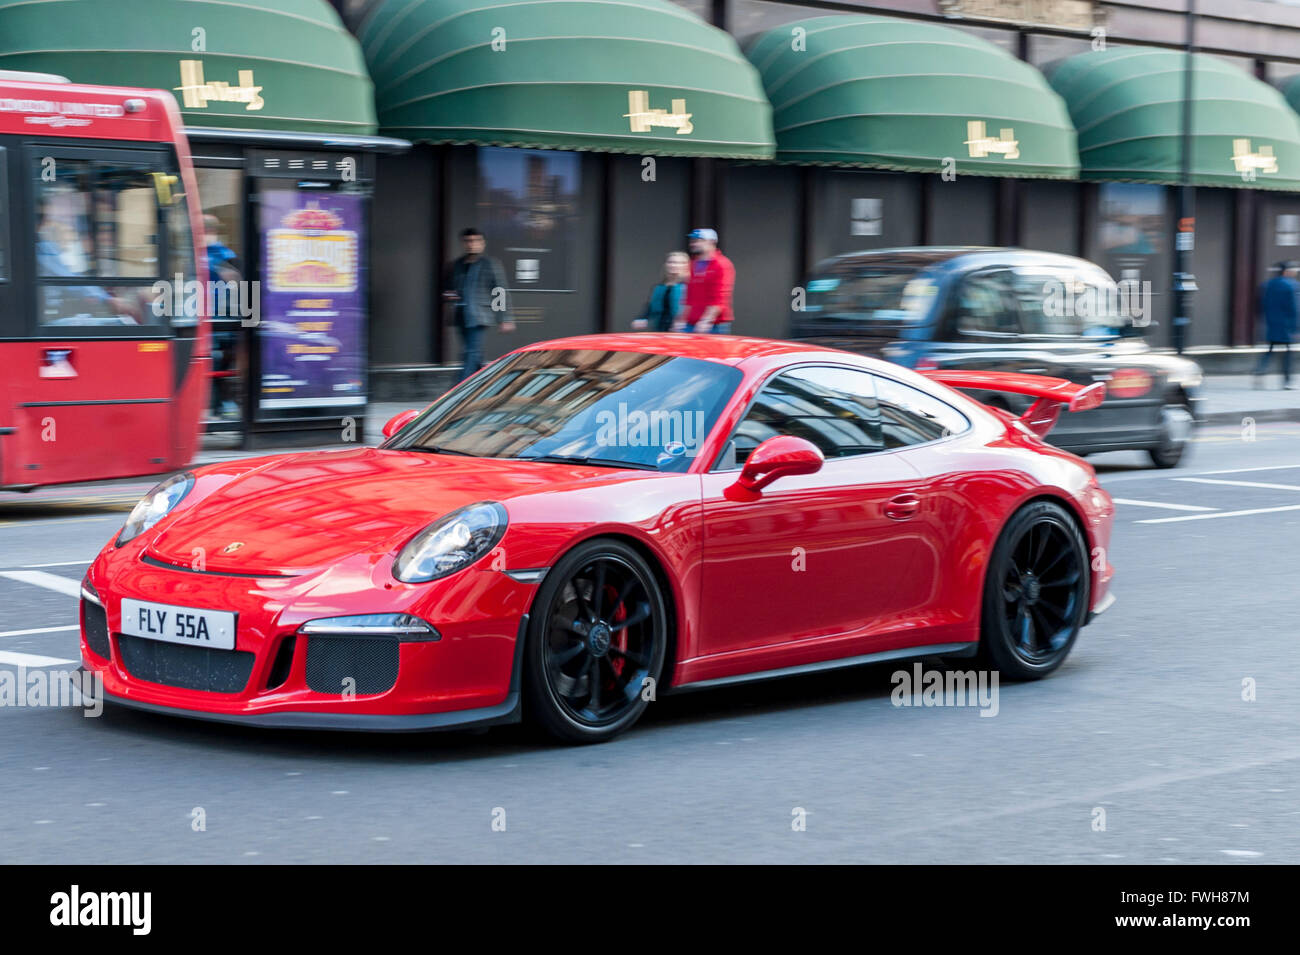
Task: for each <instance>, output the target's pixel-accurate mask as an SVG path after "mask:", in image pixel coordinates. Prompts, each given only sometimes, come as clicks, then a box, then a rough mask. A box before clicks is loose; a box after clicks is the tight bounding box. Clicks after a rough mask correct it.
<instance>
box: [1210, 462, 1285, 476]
mask: <svg viewBox="0 0 1300 955" xmlns="http://www.w3.org/2000/svg"><path fill="white" fill-rule="evenodd" d="M1297 469H1300V464H1270V465H1267V466H1266V467H1259V468H1229V469H1228V470H1226V471H1198V472H1197V474H1249V473H1250V472H1251V471H1295V470H1297Z"/></svg>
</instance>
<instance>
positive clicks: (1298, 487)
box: [1174, 477, 1300, 491]
mask: <svg viewBox="0 0 1300 955" xmlns="http://www.w3.org/2000/svg"><path fill="white" fill-rule="evenodd" d="M1174 480H1175V481H1192V482H1194V483H1196V484H1229V485H1231V486H1232V487H1266V488H1271V489H1272V490H1274V491H1300V484H1266V483H1265V482H1263V481H1221V480H1216V479H1215V478H1194V477H1185V478H1174Z"/></svg>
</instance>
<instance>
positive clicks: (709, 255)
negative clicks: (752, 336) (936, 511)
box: [673, 229, 736, 335]
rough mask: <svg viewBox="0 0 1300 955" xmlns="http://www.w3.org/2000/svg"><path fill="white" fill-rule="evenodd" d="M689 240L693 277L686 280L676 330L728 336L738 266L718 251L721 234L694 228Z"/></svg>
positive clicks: (675, 325) (674, 328)
mask: <svg viewBox="0 0 1300 955" xmlns="http://www.w3.org/2000/svg"><path fill="white" fill-rule="evenodd" d="M687 238H689V239H690V250H691V258H693V259H694V260H695V261H694V262H692V263H691V277H690V279H689V280H688V281H687V283H686V300H685V302H684V303H683V304H682V309H681V311H680V312H679V313H678V316H677V321H676V322H674V323H673V331H687V332H697V333H700V334H708V333H712V334H714V335H729V334H730V333H731V321H732V319H733V318H734V317H735V316H734V315H733V314H732V311H731V294H732V291H733V290H734V289H735V286H736V267H735V266H734V265H732V264H731V259H729V258H727V257H726V256H725V255H723V254H722V253H721V252H720V251H718V233H717V232H715V231H714V230H712V229H695V230H694V231H692V232H691V233H690V235H689V236H687Z"/></svg>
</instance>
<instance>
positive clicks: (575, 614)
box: [524, 539, 668, 743]
mask: <svg viewBox="0 0 1300 955" xmlns="http://www.w3.org/2000/svg"><path fill="white" fill-rule="evenodd" d="M667 638H668V613H667V604H666V602H665V600H664V597H663V593H662V591H661V588H660V586H659V582H658V580H657V579H656V577H655V574H654V571H653V570H652V569H651V568H650V566H649V564H647V563H646V561H645V559H644V558H643V557H642V556H641V555H640V554H638V553H637V552H636V550H634V549H633V548H631V547H629V546H627V545H626V544H624V543H622V542H620V541H615V540H607V539H604V540H602V539H597V540H593V541H588V542H587V543H585V544H581V545H579V546H578V547H576V548H574V549H573V550H572V551H570V552H569V553H568V554H566V555H565V556H564V557H563V558H561V560H560V561H559V562H558V563H557V564H556V565H555V566H554V567H553V568H552V569H551V572H550V573H549V574H547V576H546V579H545V581H543V583H542V586H541V588H540V589H539V590H538V594H537V598H536V601H535V603H534V609H533V613H532V616H531V617H530V622H529V636H528V646H527V648H526V654H525V672H524V682H525V694H526V695H525V703H526V705H527V708H528V713H529V716H530V718H531V719H532V720H533V721H534V722H536V723H537V724H538V725H540V726H541V727H542V728H543V729H544V730H546V732H548V733H549V734H550V735H552V736H554V737H555V738H557V739H559V740H562V741H564V742H568V743H598V742H603V741H605V740H608V739H612V738H613V737H615V736H617V735H618V734H619V733H621V732H623V731H624V730H626V729H627V728H629V727H630V726H631V725H632V724H633V723H635V722H636V721H637V719H639V718H640V716H641V714H642V713H643V712H645V708H646V706H648V705H649V699H648V698H649V697H651V696H652V695H653V694H651V693H649V692H647V690H648V688H651V687H654V686H655V685H656V684H657V681H658V680H659V674H660V671H661V670H662V668H663V663H664V656H665V650H666V647H667V643H668V639H667Z"/></svg>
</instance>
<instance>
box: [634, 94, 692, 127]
mask: <svg viewBox="0 0 1300 955" xmlns="http://www.w3.org/2000/svg"><path fill="white" fill-rule="evenodd" d="M627 109H628V111H627V112H626V113H624V114H623V115H624V116H625V117H626V118H627V120H628V122H629V123H630V124H631V127H632V132H634V133H648V132H650V128H651V127H652V126H668V127H676V129H677V135H678V136H685V135H687V134H688V133H693V132H694V131H695V126H694V124H693V123H692V122H691V115H692V114H691V113H688V112H686V100H684V99H675V100H673V108H672V111H671V112H669V111H668V110H666V109H651V108H650V93H649V92H648V91H647V90H628V91H627Z"/></svg>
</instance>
